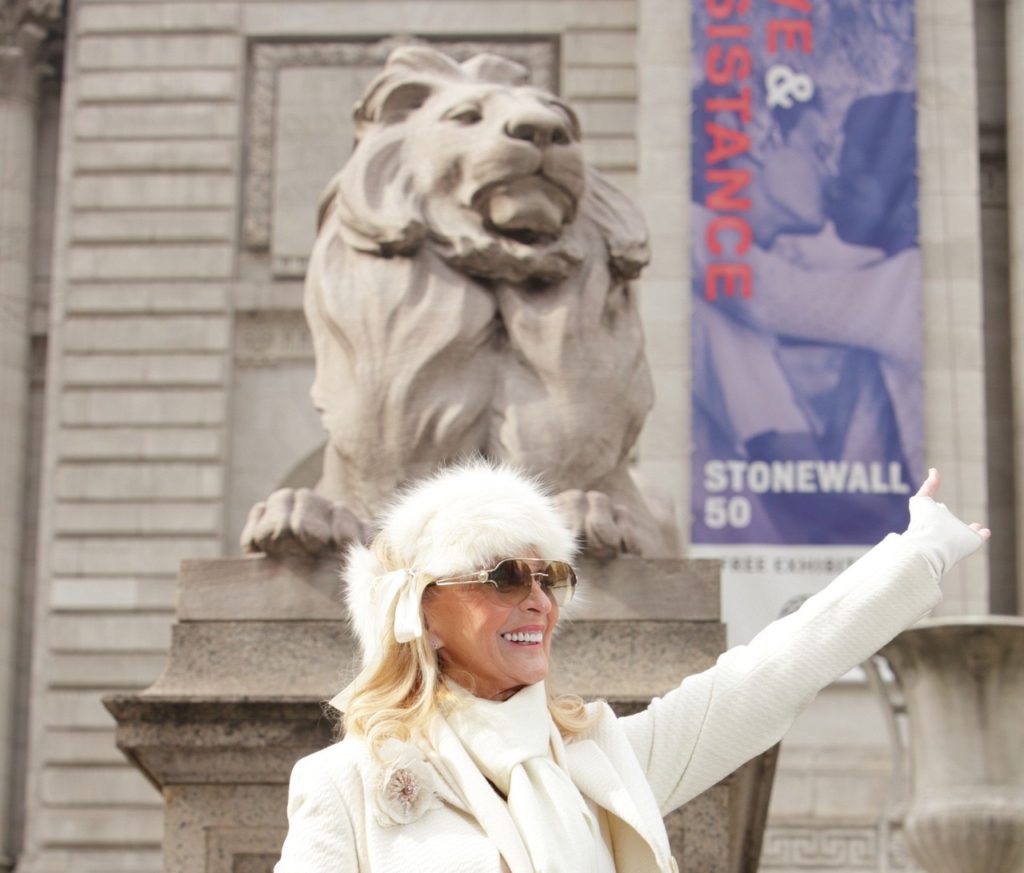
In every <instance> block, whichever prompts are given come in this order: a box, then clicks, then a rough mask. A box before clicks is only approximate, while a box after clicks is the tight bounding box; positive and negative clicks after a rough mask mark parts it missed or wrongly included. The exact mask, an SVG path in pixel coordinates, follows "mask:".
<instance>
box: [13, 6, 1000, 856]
mask: <svg viewBox="0 0 1024 873" xmlns="http://www.w3.org/2000/svg"><path fill="white" fill-rule="evenodd" d="M1000 7H1001V4H997V3H995V2H991V3H983V4H979V5H978V7H977V10H978V11H977V15H978V20H979V22H983V23H984V28H985V29H984V31H983V30H982V29H981V27H980V26H979V29H978V33H979V34H982V33H983V32H984V33H988V34H992V33H993V27H992V22H993V21H995V20H997V19H998V15H999V14H1000ZM918 9H919V33H920V70H921V85H920V90H921V94H920V144H921V183H922V184H921V192H922V204H921V216H922V236H923V251H924V275H925V288H924V298H923V299H924V311H925V324H924V330H925V337H926V373H925V388H926V427H927V439H928V449H929V452H928V454H929V458H930V459H931V460H932V461H933V462H934V463H937V464H938V465H939V466H941V467H942V469H943V472H944V474H945V485H944V496H945V497H946V499H947V500H948V501H949V502H950V503H951V504H954V505H956V506H957V507H958V509H960V510H961V511H962V512H963V514H964V515H966V516H969V517H978V518H983V517H987V516H989V515H991V514H992V510H993V509H994V508H995V504H993V506H992V507H989V506H988V501H989V496H988V494H987V491H986V485H987V482H988V481H991V480H992V477H991V476H990V471H991V470H992V469H993V468H992V467H991V465H990V464H989V453H990V452H993V451H994V450H993V449H992V448H991V445H992V444H991V441H989V442H988V443H987V442H986V434H987V433H988V430H989V429H988V428H987V422H989V423H998V422H996V419H998V417H999V416H1006V415H1008V412H1007V410H1006V409H1004V408H1003V409H1001V408H999V407H998V405H996V407H994V408H989V409H988V410H987V411H986V405H985V396H986V394H985V389H986V385H988V386H989V387H990V390H991V385H992V382H991V380H989V382H988V383H986V379H985V370H984V367H985V363H986V360H987V359H986V354H989V355H991V352H990V351H989V352H986V351H985V348H986V346H985V343H986V339H987V340H988V342H989V344H990V345H989V348H990V349H991V343H992V342H999V341H1000V337H1002V336H1003V334H1002V333H999V331H998V329H996V328H993V327H991V325H992V324H998V318H997V317H996V318H995V319H994V320H993V318H992V317H991V316H990V319H989V324H990V328H989V331H988V333H986V332H985V331H984V330H983V318H982V316H983V298H982V293H981V287H982V286H981V275H982V273H981V270H982V250H981V247H980V245H979V234H978V228H979V222H980V218H979V205H978V204H979V174H978V136H977V130H978V128H977V124H978V112H979V103H978V100H977V97H976V94H975V57H974V39H975V29H974V13H973V11H972V4H971V3H970V2H968V0H918ZM71 10H72V11H71V21H70V22H69V26H68V44H67V49H66V55H65V57H66V64H65V66H66V74H65V85H64V91H63V107H62V126H61V132H60V143H59V155H60V158H59V165H58V176H59V192H58V197H57V206H56V224H55V230H54V236H55V243H54V253H55V258H54V260H53V263H52V272H53V294H52V303H51V315H50V325H51V328H50V335H49V359H48V367H47V377H46V378H47V395H46V402H45V408H44V416H45V418H44V420H45V441H44V444H43V448H42V451H43V454H42V460H41V462H40V464H41V467H42V483H41V486H40V487H41V494H42V495H43V500H42V509H41V521H40V524H41V528H42V530H41V538H40V542H41V549H40V553H39V556H38V562H39V569H38V574H39V575H38V578H39V580H40V581H39V586H38V589H37V591H36V592H35V618H34V620H33V622H32V626H33V628H34V631H35V652H34V673H33V678H32V695H31V696H32V703H33V715H32V720H31V724H30V741H31V746H30V755H29V758H28V762H27V774H28V792H27V804H26V808H25V812H26V817H27V826H28V829H27V832H26V835H25V840H26V845H25V851H26V854H25V856H24V858H23V863H22V868H21V869H22V870H23V871H24V873H42V871H51V870H58V869H59V870H67V871H73V873H78V871H82V873H85V871H104V873H116V871H132V873H147V871H156V870H158V869H159V867H160V854H159V844H160V839H161V835H162V828H163V822H162V817H161V813H160V808H161V804H160V798H159V797H158V795H157V794H156V792H155V791H154V790H153V788H152V787H151V786H150V785H149V784H148V783H147V782H145V780H144V779H143V778H142V776H141V775H139V774H138V773H137V772H136V771H135V770H134V769H132V768H131V767H130V766H129V765H128V764H127V762H126V761H125V760H124V758H123V757H122V756H121V754H120V753H119V752H118V751H117V750H116V749H115V748H114V746H113V722H112V720H111V718H110V716H109V715H108V713H107V712H106V711H105V710H104V709H103V707H102V705H101V703H100V697H101V695H102V694H104V693H106V692H110V691H130V690H134V689H140V688H143V687H145V686H147V685H149V684H150V683H151V682H152V681H153V680H154V679H155V678H156V676H157V675H158V674H159V672H160V670H161V668H162V665H163V663H164V656H165V652H166V648H167V645H168V641H169V628H170V624H171V621H172V617H173V605H174V600H175V592H174V578H175V574H176V572H177V569H178V563H179V561H180V560H181V559H182V558H186V557H187V558H203V557H215V556H220V555H223V554H232V553H234V552H235V551H236V547H235V545H234V543H235V541H236V539H237V536H238V532H239V529H240V527H241V521H242V518H243V517H244V512H245V509H246V508H247V507H248V505H249V504H250V503H251V502H252V500H253V499H255V498H257V497H259V496H262V495H263V494H265V493H266V492H267V491H268V490H270V489H271V488H273V487H274V486H276V485H279V484H283V483H285V482H287V483H290V484H300V483H303V482H307V481H309V480H310V478H313V477H315V475H316V471H315V469H314V462H312V461H311V460H310V459H311V458H315V457H316V456H317V455H318V449H319V445H320V443H321V440H322V436H321V433H320V428H319V423H318V421H317V419H316V415H315V413H314V412H313V411H312V408H311V405H310V403H309V400H308V394H307V392H308V386H309V383H310V381H311V370H312V362H311V357H310V352H309V349H308V346H307V344H306V338H305V334H304V328H303V326H302V319H301V280H300V278H299V277H300V275H301V270H302V261H303V258H304V252H305V249H306V246H307V244H308V241H309V240H310V239H311V238H312V228H313V221H314V214H315V213H314V203H315V197H316V193H317V192H318V190H319V186H320V185H322V184H323V183H324V182H326V180H327V177H328V176H329V175H330V174H331V172H332V171H333V170H334V169H335V168H336V167H337V166H340V164H341V162H342V160H343V159H344V156H345V153H346V149H347V144H348V143H347V137H348V135H349V133H350V131H349V130H348V128H347V126H346V125H347V123H348V122H347V112H348V110H349V108H350V107H349V105H348V104H349V103H350V102H351V99H352V95H353V94H354V93H355V91H356V89H357V88H358V85H359V84H360V83H361V82H362V81H365V76H366V75H368V74H369V72H370V70H371V69H372V67H373V66H376V65H379V60H378V59H379V58H382V57H383V51H384V50H385V49H384V48H383V47H381V46H380V45H378V44H379V43H380V41H381V40H383V39H387V38H389V37H391V36H392V35H393V34H394V32H395V31H396V30H400V31H401V32H402V33H407V34H412V35H415V36H417V37H418V38H421V39H426V40H429V41H431V42H436V43H440V44H442V45H448V46H451V45H452V44H453V43H466V42H471V43H473V44H475V45H478V46H479V45H487V46H490V47H492V48H494V49H497V50H501V51H505V52H506V53H512V54H515V56H516V57H519V58H521V59H522V60H524V61H525V62H527V63H529V64H530V65H531V66H532V67H533V69H534V71H535V75H537V76H539V77H541V81H545V78H544V77H546V81H548V82H550V83H551V84H552V85H553V86H554V87H556V88H557V89H558V90H560V92H561V93H562V94H564V95H565V96H566V97H568V98H569V99H570V100H571V101H572V102H573V103H574V105H575V106H576V107H577V109H578V110H579V112H580V115H581V118H582V121H583V126H584V130H585V132H586V139H585V143H586V149H587V152H588V155H589V157H590V158H591V160H592V161H594V162H595V163H596V164H597V165H598V166H599V167H600V168H601V169H603V170H604V171H605V172H606V173H607V174H609V175H611V176H612V177H613V178H614V179H615V180H616V181H617V182H618V183H619V184H620V185H621V186H622V187H624V188H625V189H626V190H627V191H630V192H631V193H633V194H634V195H635V196H636V197H637V198H638V199H639V201H640V203H641V206H642V208H643V209H644V212H645V214H646V215H647V218H648V221H649V224H650V226H651V230H652V244H653V262H652V264H651V266H650V268H649V269H648V270H647V272H646V273H645V274H644V279H643V281H642V283H641V301H642V302H641V306H642V312H643V317H644V322H645V329H646V331H647V337H648V354H649V358H650V362H651V367H652V373H653V375H654V380H655V385H656V390H657V404H656V407H655V409H654V411H653V413H652V415H651V418H650V419H649V421H648V425H647V428H646V430H645V432H644V434H643V436H642V438H641V442H640V446H639V458H638V461H639V467H640V469H641V472H643V473H645V474H647V476H648V477H649V478H651V479H653V480H655V481H657V482H658V483H659V484H660V485H661V486H662V487H663V488H664V489H665V490H667V491H668V492H669V494H670V495H671V496H672V497H674V498H675V499H676V502H677V506H678V507H679V510H680V516H681V518H680V521H681V523H683V529H684V530H685V529H686V525H685V522H686V519H685V517H684V514H685V508H686V506H687V503H688V501H687V500H686V499H684V498H685V497H686V494H687V489H688V479H687V477H688V472H687V471H688V451H687V434H688V432H689V415H688V385H689V381H688V372H687V368H688V366H689V363H688V362H689V342H688V313H687V301H688V296H689V295H688V294H687V293H685V292H684V290H683V289H685V288H687V287H688V284H687V283H688V265H687V263H686V256H685V252H686V244H687V242H686V241H687V207H686V204H687V203H688V200H689V186H688V177H687V172H688V170H687V168H688V166H689V156H688V123H689V119H688V113H689V81H688V73H687V65H688V60H687V52H688V46H689V39H690V35H689V12H688V8H687V6H686V4H683V3H680V2H678V0H635V2H634V0H345V2H337V0H287V2H286V0H208V2H203V3H198V2H182V0H135V2H124V0H119V2H115V0H79V2H77V3H73V4H72V6H71ZM979 39H980V37H979ZM985 62H986V66H985V69H986V70H988V73H986V74H985V75H984V76H983V77H982V84H983V85H985V86H986V87H989V88H991V87H996V88H998V81H997V82H996V85H995V86H993V84H992V83H993V78H992V75H993V74H992V70H993V69H995V66H994V65H995V62H994V61H993V60H992V58H991V57H987V56H986V58H985ZM996 78H997V80H998V77H996ZM982 94H983V99H982V101H981V104H980V105H981V106H982V107H986V106H991V105H995V104H996V103H998V99H999V98H998V94H994V93H993V92H992V91H991V90H983V91H982ZM313 98H315V100H314V99H313ZM993 101H994V102H993ZM311 155H318V156H320V155H322V156H323V159H322V160H320V159H319V158H318V159H317V160H316V161H314V160H312V159H311V158H310V156H311ZM985 190H990V189H985ZM991 190H993V191H995V192H998V185H995V186H994V187H993V188H992V189H991ZM311 197H312V200H311V199H310V198H311ZM985 202H986V208H998V200H997V193H994V194H993V195H992V197H991V198H990V199H988V200H986V201H985ZM303 216H305V217H303ZM987 226H992V225H987ZM986 241H987V245H989V246H990V247H991V249H992V250H993V251H996V252H997V251H998V249H999V242H998V237H997V236H989V237H987V238H986ZM45 263H46V262H45V260H44V264H45ZM986 264H988V265H992V264H996V265H997V254H993V255H991V256H990V259H989V260H988V261H986ZM986 301H987V305H989V306H990V307H991V306H995V305H997V304H998V298H996V297H989V298H986ZM993 301H995V302H993ZM999 311H1000V310H998V308H996V309H995V310H993V309H991V308H990V310H989V312H990V313H991V312H995V313H996V316H998V312H999ZM989 359H991V358H989ZM997 388H998V385H997ZM996 396H1001V395H1000V394H999V392H998V390H997V391H996ZM7 412H8V411H7V410H4V414H7ZM986 416H988V418H986ZM1004 430H1005V427H1004ZM1000 457H1003V456H1000ZM997 479H998V477H997ZM999 481H1002V482H1005V479H1003V480H999ZM998 493H999V497H998V500H999V501H1000V502H999V504H998V505H999V506H1000V507H1002V506H1003V505H1004V504H1005V503H1006V502H1007V501H1008V500H1009V496H1008V494H1007V493H1005V489H1004V490H1003V491H1000V492H998ZM993 495H994V496H993V500H995V499H996V498H995V492H993ZM993 554H994V557H993V560H994V561H995V560H996V558H995V553H993ZM999 560H1000V561H1003V562H1004V564H1005V561H1006V560H1007V559H1006V558H1005V556H1004V557H1003V558H1000V559H999ZM1009 560H1012V558H1010V559H1009ZM1001 566H1002V565H1001ZM1006 572H1009V571H1006ZM1006 579H1007V580H1010V579H1012V576H1006ZM999 584H1000V585H1002V586H1003V587H1002V588H1000V589H999V590H1000V591H1002V590H1004V589H1005V586H1006V584H1009V583H1008V582H1005V581H1004V582H1001V583H999ZM947 594H948V599H947V602H946V605H945V606H944V607H943V609H944V611H946V612H953V613H955V612H964V611H986V609H987V606H988V602H989V596H990V592H989V589H988V578H987V573H986V567H985V562H984V559H982V558H975V559H973V560H972V563H971V565H970V569H969V571H968V572H966V573H962V574H960V575H958V576H956V577H955V578H953V579H952V580H951V581H950V583H949V584H948V585H947ZM992 596H993V597H995V596H996V595H995V594H994V593H993V595H992ZM874 706H875V704H874V702H873V701H872V700H871V699H870V698H869V697H868V695H867V694H866V692H865V691H864V689H863V687H862V686H859V685H843V686H837V687H836V688H834V689H830V690H829V691H828V692H826V694H825V695H824V696H823V697H822V698H821V699H820V700H819V702H818V703H816V704H815V706H814V707H813V708H812V709H811V711H810V712H809V713H808V714H807V715H806V716H805V717H804V718H803V719H802V720H801V722H800V723H799V724H798V726H797V729H796V731H795V732H794V733H793V734H792V735H791V737H790V738H789V740H788V741H787V743H786V744H785V746H784V750H783V756H782V763H781V768H780V774H779V781H778V784H777V792H776V796H775V799H774V801H773V812H772V820H771V826H770V828H769V833H768V837H767V839H766V849H765V856H764V864H763V867H764V869H766V870H774V871H794V873H795V871H797V870H799V871H816V870H825V869H828V870H849V871H853V870H860V869H871V868H873V867H874V866H875V862H876V860H877V852H878V843H877V832H876V831H875V823H876V821H877V817H878V815H879V814H880V812H881V810H882V808H883V804H884V799H885V790H886V784H887V778H888V777H887V772H888V771H887V768H888V753H887V747H886V740H885V735H884V731H883V730H882V728H881V725H880V723H879V720H878V717H877V714H876V711H875V709H874ZM849 724H862V725H866V727H865V728H864V729H863V730H862V731H860V732H858V733H857V734H856V735H855V736H854V735H851V734H849V733H843V732H842V731H841V730H840V728H841V727H842V726H843V725H849ZM837 798H838V799H842V802H841V803H837V802H836V800H837Z"/></svg>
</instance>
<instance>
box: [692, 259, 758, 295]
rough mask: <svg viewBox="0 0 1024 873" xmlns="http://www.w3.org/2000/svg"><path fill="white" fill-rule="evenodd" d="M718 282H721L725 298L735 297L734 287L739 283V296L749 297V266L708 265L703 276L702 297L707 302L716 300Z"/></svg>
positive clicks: (750, 282)
mask: <svg viewBox="0 0 1024 873" xmlns="http://www.w3.org/2000/svg"><path fill="white" fill-rule="evenodd" d="M719 280H721V281H722V285H723V288H722V290H723V291H725V296H726V297H734V296H735V295H736V286H737V283H739V289H740V294H741V296H743V297H749V296H750V289H751V284H752V281H751V276H750V264H708V269H707V273H706V274H705V276H704V296H705V297H706V298H707V299H708V300H717V299H718V288H717V287H716V286H717V285H718V282H719Z"/></svg>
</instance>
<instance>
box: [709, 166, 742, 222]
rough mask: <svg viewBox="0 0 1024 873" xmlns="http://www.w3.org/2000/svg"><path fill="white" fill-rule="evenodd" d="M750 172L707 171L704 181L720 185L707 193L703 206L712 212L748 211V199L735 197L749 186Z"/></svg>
mask: <svg viewBox="0 0 1024 873" xmlns="http://www.w3.org/2000/svg"><path fill="white" fill-rule="evenodd" d="M750 179H751V174H750V170H708V171H707V172H705V173H704V180H705V181H706V182H710V183H712V184H719V183H721V185H722V187H721V188H716V189H715V190H714V191H710V192H708V195H707V197H705V198H704V205H705V206H707V208H708V209H710V210H712V211H713V212H745V211H746V210H748V209H750V198H749V197H743V198H737V197H736V196H735V195H736V194H737V193H739V192H740V191H741V190H742V189H744V188H746V187H747V185H749V184H750Z"/></svg>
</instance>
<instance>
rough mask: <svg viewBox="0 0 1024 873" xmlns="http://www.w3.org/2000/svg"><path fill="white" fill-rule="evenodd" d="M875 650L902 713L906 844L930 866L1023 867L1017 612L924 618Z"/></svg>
mask: <svg viewBox="0 0 1024 873" xmlns="http://www.w3.org/2000/svg"><path fill="white" fill-rule="evenodd" d="M882 655H884V656H885V658H886V659H887V660H888V661H889V664H890V665H891V666H892V669H893V672H894V673H895V674H896V677H897V678H898V679H899V682H900V685H901V686H902V688H903V693H904V695H905V698H906V707H907V715H908V717H909V721H910V736H911V744H910V750H911V756H912V757H911V760H912V793H911V797H910V801H909V803H908V804H907V811H906V818H905V820H904V825H903V827H904V831H905V833H906V838H907V845H908V847H909V848H910V850H911V852H912V853H913V854H914V856H915V857H916V859H917V860H918V862H919V863H920V864H921V865H922V866H923V867H924V868H925V869H926V870H928V871H929V873H1024V618H1009V617H1001V616H987V617H979V618H961V619H933V620H930V621H925V622H922V623H921V624H919V625H917V626H915V627H914V628H911V629H910V630H908V631H904V632H903V633H902V634H900V635H899V636H898V637H896V639H895V640H893V641H892V642H891V643H889V645H887V646H886V647H885V648H884V649H882Z"/></svg>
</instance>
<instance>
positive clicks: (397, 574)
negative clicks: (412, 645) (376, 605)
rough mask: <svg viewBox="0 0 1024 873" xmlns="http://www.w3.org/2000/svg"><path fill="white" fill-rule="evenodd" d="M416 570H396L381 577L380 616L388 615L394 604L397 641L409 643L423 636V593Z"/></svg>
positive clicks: (379, 582)
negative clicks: (395, 602) (393, 603)
mask: <svg viewBox="0 0 1024 873" xmlns="http://www.w3.org/2000/svg"><path fill="white" fill-rule="evenodd" d="M418 575H419V574H418V573H417V572H416V571H415V570H407V569H402V570H395V571H393V572H391V573H386V574H385V575H383V576H381V577H379V578H378V579H377V580H376V583H377V584H378V585H379V586H380V601H379V602H380V605H381V611H380V615H387V614H388V611H389V610H390V609H391V604H392V602H394V601H395V599H396V598H397V600H398V604H397V605H396V606H395V628H394V629H395V640H397V641H398V642H400V643H409V642H412V641H413V640H415V639H419V638H420V637H421V636H423V618H422V616H421V615H420V597H421V596H422V594H423V592H422V591H421V590H420V587H419V585H418V584H417V576H418Z"/></svg>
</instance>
